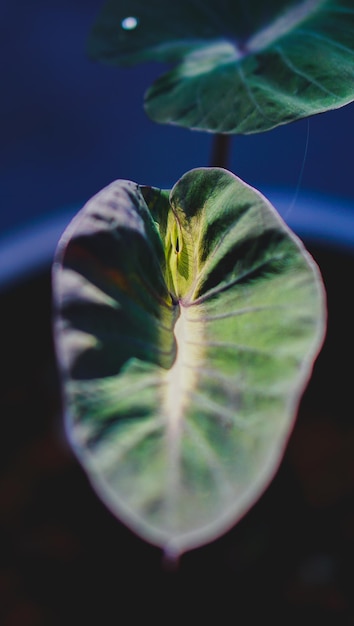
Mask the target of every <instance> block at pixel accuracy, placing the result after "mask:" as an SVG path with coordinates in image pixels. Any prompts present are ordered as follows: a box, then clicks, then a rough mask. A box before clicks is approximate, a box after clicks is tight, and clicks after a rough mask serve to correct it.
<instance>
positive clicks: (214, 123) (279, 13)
mask: <svg viewBox="0 0 354 626" xmlns="http://www.w3.org/2000/svg"><path fill="white" fill-rule="evenodd" d="M127 16H130V18H131V19H130V20H125V19H124V18H126V17H127ZM132 18H134V19H132ZM127 26H128V27H127ZM89 52H90V54H91V56H92V57H94V58H96V59H101V60H104V61H107V62H111V63H118V64H124V63H136V62H138V61H144V60H149V59H157V60H173V61H179V65H177V67H176V68H175V69H173V70H172V71H169V72H168V73H167V74H165V75H164V76H163V77H161V78H160V79H158V80H157V81H156V83H155V84H154V85H153V86H152V87H151V88H150V89H149V90H148V92H147V94H146V101H145V107H146V111H147V113H148V115H149V116H150V117H151V118H152V119H154V120H155V121H157V122H162V123H172V124H178V125H181V126H186V127H188V128H194V129H201V130H209V131H212V132H218V133H254V132H260V131H265V130H268V129H270V128H273V127H275V126H278V125H279V124H285V123H287V122H291V121H294V120H297V119H300V118H303V117H307V116H309V115H314V114H315V113H320V112H323V111H327V110H329V109H336V108H338V107H341V106H343V105H345V104H348V103H349V102H352V101H353V100H354V0H298V1H297V2H294V0H271V1H268V2H264V0H248V1H247V2H245V0H234V2H230V1H229V0H204V1H203V2H201V1H199V0H193V1H190V0H179V1H178V2H169V3H166V2H164V1H162V0H150V1H149V2H146V1H145V0H123V1H122V0H109V1H108V2H107V4H106V5H105V7H104V8H103V10H102V12H101V15H100V16H99V19H98V22H97V24H96V26H95V28H94V29H93V32H92V35H91V38H90V41H89Z"/></svg>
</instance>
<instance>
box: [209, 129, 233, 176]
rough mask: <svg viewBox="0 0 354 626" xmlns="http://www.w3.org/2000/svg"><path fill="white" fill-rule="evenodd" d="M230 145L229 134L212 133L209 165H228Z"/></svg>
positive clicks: (225, 166)
mask: <svg viewBox="0 0 354 626" xmlns="http://www.w3.org/2000/svg"><path fill="white" fill-rule="evenodd" d="M230 147H231V135H221V134H218V135H214V137H213V143H212V148H211V159H210V161H211V163H210V165H211V167H224V168H226V169H227V167H228V165H229V157H230Z"/></svg>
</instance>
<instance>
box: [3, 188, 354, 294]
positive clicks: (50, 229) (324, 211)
mask: <svg viewBox="0 0 354 626" xmlns="http://www.w3.org/2000/svg"><path fill="white" fill-rule="evenodd" d="M262 191H263V193H264V195H265V196H266V197H267V198H268V199H269V200H270V201H271V202H272V204H273V205H274V206H275V208H276V209H277V210H278V212H279V213H280V215H281V216H282V217H283V219H284V221H285V222H286V223H287V224H288V225H289V226H290V228H291V229H292V230H293V231H294V232H295V233H296V234H297V235H298V236H299V237H300V238H301V239H304V240H305V242H306V241H307V242H311V243H313V244H319V245H322V246H325V247H327V248H333V249H334V250H335V249H337V250H339V249H340V250H342V251H343V252H345V253H351V254H354V202H351V201H349V200H343V199H341V198H335V197H329V196H326V195H323V194H319V193H308V192H307V193H301V194H299V195H298V197H297V198H296V200H294V193H293V191H291V192H289V191H287V190H282V191H279V190H275V189H265V190H262ZM83 204H84V203H83ZM82 206H83V205H82ZM80 208H81V207H78V206H73V207H70V208H66V209H64V210H59V211H56V212H54V213H52V214H51V215H50V216H45V217H43V218H39V219H37V220H35V221H32V222H31V223H30V224H27V225H25V226H22V227H21V228H19V229H17V230H12V231H10V232H7V233H5V234H3V235H2V236H1V237H0V291H3V290H4V289H5V288H7V287H9V286H11V285H13V284H15V283H17V282H19V281H21V280H23V279H26V278H29V277H30V276H33V275H35V274H36V273H39V272H40V271H41V270H43V269H44V268H49V267H50V265H51V263H52V261H53V256H54V252H55V248H56V245H57V243H58V240H59V238H60V236H61V234H62V233H63V231H64V230H65V228H66V226H67V225H68V223H69V222H70V220H71V219H72V218H73V217H74V215H75V214H76V213H77V211H78V210H79V209H80Z"/></svg>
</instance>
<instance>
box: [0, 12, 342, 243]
mask: <svg viewBox="0 0 354 626" xmlns="http://www.w3.org/2000/svg"><path fill="white" fill-rule="evenodd" d="M101 5H102V2H101V1H99V0H31V2H28V0H17V1H16V2H13V0H5V2H4V0H3V2H2V3H1V4H0V29H1V36H0V47H1V51H0V58H1V66H2V69H1V97H0V110H1V115H0V120H1V121H0V124H1V127H0V138H1V140H0V164H1V168H0V234H2V233H4V232H5V233H6V232H7V231H8V230H9V229H10V230H12V229H13V228H15V227H17V226H18V225H26V224H29V223H36V222H35V221H33V220H34V219H35V218H38V217H41V216H44V215H50V214H51V213H54V212H56V211H58V210H61V209H62V208H66V207H71V206H74V207H76V206H78V207H79V206H80V205H81V204H83V203H84V202H85V201H86V200H87V199H88V198H89V197H90V196H91V195H93V194H94V193H96V192H97V191H98V190H99V189H100V188H102V187H103V186H105V185H106V184H108V183H109V182H111V181H112V180H114V179H116V178H128V179H131V180H134V181H136V182H138V183H141V184H151V185H155V186H161V187H170V186H172V185H173V184H174V183H175V182H176V180H177V179H178V178H179V177H180V176H181V175H182V174H183V173H184V172H185V171H187V170H188V169H190V168H192V167H198V166H203V165H208V164H209V159H210V152H211V139H212V138H211V136H210V135H208V134H206V133H200V132H192V131H189V130H184V129H180V128H175V127H169V126H160V125H157V124H155V123H153V122H151V121H150V120H149V119H148V118H147V116H146V115H145V113H144V111H143V94H144V91H145V89H146V87H147V86H148V85H149V84H150V83H151V81H152V80H153V78H155V77H157V76H158V74H159V73H161V71H162V69H163V68H162V67H161V66H160V65H158V64H149V65H142V66H138V67H135V68H132V69H120V68H114V67H106V66H104V65H102V64H100V63H92V62H91V61H89V60H88V59H87V57H86V54H85V44H86V38H87V34H88V32H89V29H90V28H91V26H92V24H93V22H94V20H95V17H96V15H97V13H98V11H99V9H100V7H101ZM353 127H354V106H353V105H349V106H347V107H344V108H342V109H339V110H337V111H333V112H329V113H326V114H323V115H319V116H316V117H313V118H311V119H310V121H309V122H308V121H307V120H305V121H300V122H296V123H294V124H291V125H288V126H285V127H281V128H278V129H275V130H274V131H271V132H268V133H263V134H260V135H255V136H246V137H235V138H234V139H233V144H232V159H231V164H230V169H232V171H234V173H236V174H238V175H239V176H241V177H242V178H244V179H245V180H246V181H247V182H249V183H251V184H253V185H256V186H258V187H259V188H260V189H261V190H263V189H267V188H268V187H270V188H274V187H278V186H281V187H282V188H289V189H290V191H291V193H293V192H294V190H295V188H296V186H297V183H298V179H299V173H300V170H301V166H302V162H303V159H304V154H305V145H306V137H307V133H308V130H309V144H308V151H307V155H306V161H305V168H304V174H303V178H302V183H301V188H302V190H305V191H306V190H308V191H315V192H325V193H328V194H330V195H331V196H336V197H341V198H344V199H346V200H349V201H351V200H354V182H353V161H352V145H353ZM292 210H293V211H296V205H295V207H294V208H293V209H292Z"/></svg>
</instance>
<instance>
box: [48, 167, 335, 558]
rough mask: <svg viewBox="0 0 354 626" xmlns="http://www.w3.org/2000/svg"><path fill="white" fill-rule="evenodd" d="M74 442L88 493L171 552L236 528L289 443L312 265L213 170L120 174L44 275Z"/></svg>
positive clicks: (256, 197)
mask: <svg viewBox="0 0 354 626" xmlns="http://www.w3.org/2000/svg"><path fill="white" fill-rule="evenodd" d="M53 289H54V299H55V310H56V314H55V319H56V322H55V332H56V345H57V352H58V358H59V363H60V368H61V372H62V376H63V383H64V398H65V404H66V409H67V431H68V434H69V438H70V440H71V443H72V445H73V447H74V450H75V451H76V453H77V455H78V457H79V459H80V460H81V462H82V464H83V466H84V468H85V469H86V471H87V473H88V475H89V477H90V479H91V481H92V484H93V485H94V487H95V489H96V490H97V493H98V494H99V495H100V497H101V498H102V499H103V500H104V501H105V503H106V504H107V505H108V506H109V508H110V509H111V510H112V511H113V512H114V513H115V514H116V515H117V516H118V517H119V518H121V519H122V520H123V521H124V522H125V523H126V524H127V525H129V526H130V527H131V528H132V529H133V530H134V531H135V532H136V533H138V534H139V535H141V536H142V537H144V538H145V539H147V540H148V541H150V542H152V543H154V544H157V545H159V546H162V547H163V548H165V549H167V550H169V551H172V552H173V553H176V552H177V553H178V552H183V551H185V550H187V549H191V548H193V547H195V546H197V545H200V544H202V543H205V542H207V541H210V540H212V539H214V538H216V537H217V536H218V535H220V534H221V533H222V532H224V531H225V530H227V529H228V528H229V527H230V526H232V525H233V524H235V523H236V522H237V521H238V520H239V519H240V517H241V516H242V515H244V513H245V512H246V511H247V510H248V509H249V508H250V506H252V504H253V503H254V502H255V501H256V500H257V498H258V497H259V496H260V494H261V493H262V492H263V491H264V489H265V488H266V486H267V485H268V483H269V481H270V480H271V478H272V476H273V475H274V472H275V471H276V469H277V467H278V465H279V463H280V461H281V458H282V455H283V451H284V447H285V445H286V442H287V439H288V437H289V435H290V432H291V429H292V426H293V423H294V419H295V416H296V411H297V407H298V403H299V401H300V397H301V394H302V392H303V389H304V386H305V385H306V383H307V380H308V378H309V376H310V373H311V369H312V365H313V361H314V359H315V357H316V354H317V352H318V350H319V348H320V345H321V342H322V340H323V335H324V327H325V302H324V292H323V286H322V282H321V278H320V275H319V271H318V269H317V266H316V265H315V263H314V262H313V260H312V259H311V257H310V256H309V254H308V253H307V252H306V251H305V249H304V247H303V245H302V243H301V242H300V241H299V240H298V239H297V237H295V235H294V234H293V233H291V231H290V230H289V228H288V227H287V226H286V225H285V224H284V222H283V221H282V220H281V218H280V217H279V215H278V214H277V213H276V211H275V209H274V208H273V207H272V206H271V205H270V204H269V202H268V201H267V200H266V199H265V198H264V197H263V196H262V195H261V194H260V193H258V192H257V191H255V190H254V189H252V188H251V187H249V186H248V185H247V184H245V183H244V182H242V181H241V180H240V179H239V178H237V177H236V176H234V175H233V174H231V173H230V172H227V171H226V170H222V169H218V168H202V169H196V170H192V171H191V172H188V173H187V174H185V175H184V176H183V177H182V178H181V179H180V180H179V181H178V182H177V184H176V185H175V187H174V188H173V189H172V191H171V192H170V193H169V192H167V191H160V190H158V189H155V188H152V187H144V186H140V185H137V184H135V183H132V182H129V181H116V182H114V183H112V184H111V185H109V186H108V187H106V188H105V189H103V190H102V191H101V192H100V193H99V194H97V196H95V197H94V198H93V199H92V200H90V201H89V202H88V203H87V204H86V206H85V207H84V208H83V209H82V210H81V211H80V213H79V214H78V215H77V217H76V218H75V219H74V220H73V222H72V223H71V225H69V227H68V229H67V231H66V232H65V233H64V235H63V237H62V239H61V242H60V244H59V247H58V252H57V255H56V260H55V264H54V271H53Z"/></svg>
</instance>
